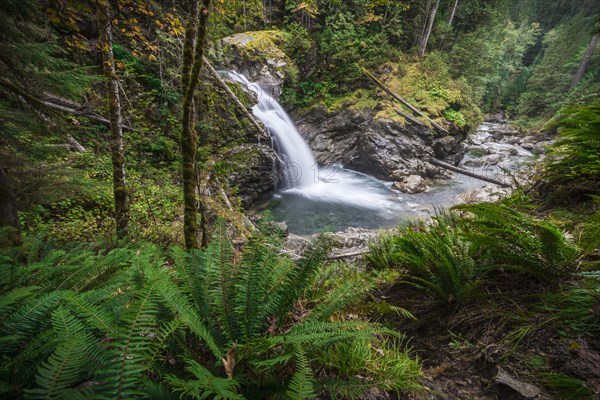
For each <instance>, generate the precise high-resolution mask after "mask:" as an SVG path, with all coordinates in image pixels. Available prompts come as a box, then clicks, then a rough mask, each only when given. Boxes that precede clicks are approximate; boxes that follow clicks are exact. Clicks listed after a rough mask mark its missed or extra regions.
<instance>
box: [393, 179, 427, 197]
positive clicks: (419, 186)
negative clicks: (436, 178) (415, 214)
mask: <svg viewBox="0 0 600 400" xmlns="http://www.w3.org/2000/svg"><path fill="white" fill-rule="evenodd" d="M392 188H394V189H397V190H399V191H401V192H403V193H410V194H414V193H421V192H424V191H426V190H427V189H429V186H427V182H426V181H425V179H423V178H422V177H421V176H420V175H408V176H406V177H404V178H403V179H402V180H401V181H399V182H394V184H393V185H392Z"/></svg>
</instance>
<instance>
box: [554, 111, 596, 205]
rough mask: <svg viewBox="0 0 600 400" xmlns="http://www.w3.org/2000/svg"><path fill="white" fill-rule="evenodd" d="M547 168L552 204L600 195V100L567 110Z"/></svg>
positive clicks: (560, 123)
mask: <svg viewBox="0 0 600 400" xmlns="http://www.w3.org/2000/svg"><path fill="white" fill-rule="evenodd" d="M561 114H562V119H561V120H560V121H559V122H558V123H557V125H558V130H559V135H558V138H557V141H556V142H555V143H554V144H553V145H552V147H551V152H550V155H549V157H548V161H547V162H546V165H545V168H544V179H545V180H546V181H547V183H546V184H545V185H544V186H543V191H544V192H545V193H544V194H545V198H546V201H547V202H550V203H565V202H567V203H569V202H573V201H575V202H576V201H580V200H582V199H583V198H584V197H585V196H587V195H590V194H595V195H598V194H600V189H599V188H600V186H599V183H600V100H596V101H594V102H592V103H590V104H587V105H584V106H579V107H573V108H569V109H566V110H565V111H563V112H562V113H561Z"/></svg>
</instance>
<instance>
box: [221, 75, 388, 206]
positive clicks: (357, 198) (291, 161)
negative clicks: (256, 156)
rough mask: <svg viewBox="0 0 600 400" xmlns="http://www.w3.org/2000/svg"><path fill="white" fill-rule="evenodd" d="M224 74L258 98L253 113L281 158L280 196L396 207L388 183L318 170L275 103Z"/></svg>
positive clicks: (244, 80)
mask: <svg viewBox="0 0 600 400" xmlns="http://www.w3.org/2000/svg"><path fill="white" fill-rule="evenodd" d="M225 74H226V76H227V77H228V78H229V79H231V80H233V81H236V82H239V83H242V84H243V85H245V86H246V87H247V88H248V89H249V90H251V91H253V92H254V93H256V95H257V98H258V104H256V105H255V106H254V107H253V108H252V112H253V113H254V115H255V116H256V117H257V118H258V119H259V120H260V121H261V122H262V123H263V124H265V126H266V127H267V129H268V130H269V133H270V134H271V135H272V136H273V138H274V139H275V141H276V145H277V149H278V150H279V152H280V153H281V156H283V159H284V160H283V161H284V163H285V170H286V184H287V187H286V188H285V189H284V191H283V193H288V194H294V195H299V196H302V197H304V198H308V199H311V200H315V201H320V202H329V203H338V204H347V205H352V206H355V207H361V208H369V209H374V210H379V211H382V212H386V211H392V210H393V209H395V208H396V206H397V204H398V203H397V201H398V197H397V194H395V193H394V192H393V191H391V190H390V189H389V186H390V185H389V184H387V183H385V182H382V181H379V180H377V179H375V178H372V177H370V176H368V175H365V174H360V173H357V172H354V171H349V170H346V169H344V168H341V167H339V166H331V167H324V168H319V166H318V165H317V162H316V161H315V158H314V157H313V155H312V152H311V150H310V148H309V147H308V144H307V143H306V142H305V141H304V138H302V136H301V135H300V133H299V132H298V129H297V128H296V126H295V125H294V123H293V122H292V120H291V119H290V117H289V116H288V115H287V113H286V112H285V110H284V109H283V108H282V107H281V106H280V105H279V103H278V102H277V100H275V99H274V98H273V97H272V96H270V95H269V94H268V93H266V92H265V91H263V90H262V89H261V87H260V86H259V85H258V84H257V83H254V82H250V81H248V79H247V78H246V77H245V76H244V75H242V74H240V73H238V72H235V71H227V72H225Z"/></svg>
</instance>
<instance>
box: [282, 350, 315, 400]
mask: <svg viewBox="0 0 600 400" xmlns="http://www.w3.org/2000/svg"><path fill="white" fill-rule="evenodd" d="M293 349H294V361H295V363H296V372H295V373H294V375H293V376H292V380H291V381H290V383H289V384H288V388H287V391H286V393H285V395H286V398H287V399H290V400H303V399H313V398H315V397H316V396H317V394H316V393H315V390H314V385H315V384H314V377H313V371H312V369H311V368H310V363H309V362H308V358H307V356H306V352H305V350H304V348H303V347H302V346H301V345H300V344H298V343H295V344H294V345H293Z"/></svg>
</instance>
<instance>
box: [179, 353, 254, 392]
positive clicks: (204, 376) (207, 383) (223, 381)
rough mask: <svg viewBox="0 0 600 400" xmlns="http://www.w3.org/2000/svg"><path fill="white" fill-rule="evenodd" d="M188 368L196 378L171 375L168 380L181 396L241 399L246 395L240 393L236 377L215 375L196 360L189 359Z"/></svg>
mask: <svg viewBox="0 0 600 400" xmlns="http://www.w3.org/2000/svg"><path fill="white" fill-rule="evenodd" d="M187 364H188V365H187V367H186V370H187V371H188V372H190V373H191V374H192V375H193V377H194V379H185V380H184V379H180V378H178V377H176V376H173V375H170V376H168V377H167V381H168V382H169V384H171V385H172V386H173V387H174V388H175V391H176V392H180V393H181V396H182V397H183V396H190V397H192V398H194V399H198V400H205V399H215V400H241V399H244V396H242V395H241V394H239V393H238V390H239V388H240V384H239V383H238V382H236V381H235V380H234V379H230V378H221V377H218V376H214V375H213V374H212V373H211V372H210V371H209V370H208V369H206V368H204V367H203V366H202V365H200V364H198V363H197V362H196V361H193V360H191V361H188V363H187Z"/></svg>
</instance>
